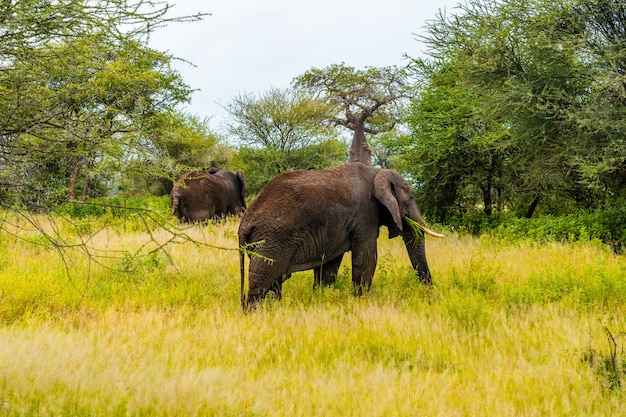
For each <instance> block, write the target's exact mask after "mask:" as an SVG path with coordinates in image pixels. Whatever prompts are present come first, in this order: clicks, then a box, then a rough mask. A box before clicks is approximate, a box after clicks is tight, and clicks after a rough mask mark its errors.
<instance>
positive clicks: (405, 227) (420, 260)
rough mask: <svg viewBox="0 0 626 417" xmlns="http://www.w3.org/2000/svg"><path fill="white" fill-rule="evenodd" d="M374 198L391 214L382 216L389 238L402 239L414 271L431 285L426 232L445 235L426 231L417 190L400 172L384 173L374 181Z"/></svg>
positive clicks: (379, 174) (382, 171) (424, 281)
mask: <svg viewBox="0 0 626 417" xmlns="http://www.w3.org/2000/svg"><path fill="white" fill-rule="evenodd" d="M374 196H375V197H376V198H377V199H378V201H379V202H380V203H381V204H382V205H383V206H385V208H386V209H387V211H388V212H389V213H388V214H387V213H382V215H381V223H382V224H384V225H385V226H387V228H388V229H389V237H390V238H393V237H396V236H399V235H402V239H403V240H404V244H405V246H406V249H407V252H408V254H409V258H410V259H411V264H412V265H413V269H415V271H417V274H418V275H419V277H420V280H421V281H422V282H423V283H424V284H431V283H432V279H431V276H430V270H429V269H428V263H427V262H426V246H425V241H424V232H425V233H427V234H429V235H431V236H435V237H443V235H440V234H438V233H435V232H433V231H432V230H430V229H428V228H427V227H426V225H425V223H424V220H423V219H422V215H421V214H420V211H419V209H418V208H417V204H416V203H415V198H414V195H413V188H412V187H411V186H410V185H409V183H407V182H406V180H404V178H402V177H401V176H400V174H398V173H397V172H395V171H391V170H380V171H379V172H378V173H377V174H376V176H375V177H374Z"/></svg>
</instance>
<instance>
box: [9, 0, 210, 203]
mask: <svg viewBox="0 0 626 417" xmlns="http://www.w3.org/2000/svg"><path fill="white" fill-rule="evenodd" d="M168 10H169V5H168V4H167V3H158V4H155V3H154V2H149V1H144V0H137V1H133V2H130V3H129V2H127V1H121V0H108V1H98V2H69V3H68V2H60V3H58V4H50V2H47V1H38V0H36V1H29V2H26V1H16V2H3V3H2V6H1V7H0V25H1V29H2V32H1V33H2V42H3V48H2V49H1V50H0V62H1V64H0V69H1V71H0V85H1V86H2V87H1V89H2V94H0V171H2V174H1V175H0V178H2V181H3V182H4V184H2V185H3V186H5V187H10V188H11V189H12V190H13V191H14V193H13V197H14V198H13V199H9V200H5V201H3V202H2V204H3V205H7V204H8V205H10V204H13V203H14V204H17V205H19V204H21V203H23V202H24V201H23V196H24V192H26V191H27V190H28V189H31V190H33V187H30V186H29V184H28V183H29V182H30V183H31V184H33V185H35V186H36V187H35V188H36V189H37V190H36V194H35V195H32V196H30V197H29V198H27V200H29V201H31V202H38V203H39V204H40V205H41V207H42V208H44V207H45V206H48V205H49V204H50V203H52V202H54V201H51V200H50V199H49V198H48V196H49V193H46V192H45V190H44V189H41V186H42V183H41V182H40V181H39V178H38V177H37V174H38V173H39V172H40V169H41V168H42V167H45V166H46V165H48V166H49V164H48V163H47V162H46V161H49V162H53V165H55V166H57V167H58V168H59V169H57V170H55V171H54V172H55V173H56V175H58V176H59V177H58V178H57V180H55V181H54V183H55V184H56V185H55V188H56V189H59V190H60V189H61V188H62V187H60V186H59V185H58V183H59V181H61V179H62V177H65V180H66V181H67V182H66V183H65V193H64V194H65V198H68V197H69V198H70V199H73V198H75V197H76V195H77V187H78V182H79V177H80V175H81V172H82V175H83V176H84V181H83V194H86V189H87V185H88V183H89V178H90V177H91V176H92V175H91V174H90V173H89V172H90V171H92V170H94V169H95V170H96V171H97V168H96V167H95V163H96V162H98V163H101V162H102V161H104V160H106V159H110V158H113V157H115V156H119V155H127V154H128V153H132V152H133V151H132V150H131V149H133V148H136V147H137V145H138V144H139V143H141V141H142V140H143V138H145V136H146V135H147V134H148V132H146V131H145V130H144V128H145V127H146V126H149V125H150V124H149V123H147V121H148V120H149V119H150V118H151V117H154V115H155V114H157V113H159V112H168V111H171V110H172V109H173V108H175V106H176V105H178V104H179V103H181V102H185V101H187V100H188V99H189V94H190V92H191V90H190V88H189V87H187V86H186V85H185V84H184V82H183V81H182V80H181V78H180V76H179V75H178V74H177V73H176V72H175V71H173V70H172V69H171V68H170V61H171V59H172V57H171V56H170V55H168V54H165V53H160V52H157V51H154V50H151V49H150V48H148V47H146V46H145V42H146V40H147V38H148V37H149V35H150V33H151V32H152V31H154V30H155V29H156V28H158V27H161V26H164V25H166V24H168V23H172V22H182V21H194V20H198V19H200V18H201V17H202V15H200V14H199V15H194V16H190V17H182V18H169V17H167V13H168ZM51 172H52V171H51ZM23 174H28V175H23ZM49 185H50V186H52V184H49Z"/></svg>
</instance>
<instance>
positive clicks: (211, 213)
mask: <svg viewBox="0 0 626 417" xmlns="http://www.w3.org/2000/svg"><path fill="white" fill-rule="evenodd" d="M170 197H171V200H172V215H174V216H176V217H178V218H179V219H180V221H181V222H185V223H195V222H203V221H206V220H211V219H215V218H219V217H225V216H228V215H235V216H240V215H241V214H243V212H244V211H245V210H246V180H245V177H244V174H243V171H241V170H239V171H237V172H232V171H228V170H225V169H222V168H206V169H202V170H198V171H191V172H188V173H186V174H185V175H183V176H182V177H181V178H180V179H179V180H178V181H177V182H176V184H175V185H174V188H172V193H171V195H170Z"/></svg>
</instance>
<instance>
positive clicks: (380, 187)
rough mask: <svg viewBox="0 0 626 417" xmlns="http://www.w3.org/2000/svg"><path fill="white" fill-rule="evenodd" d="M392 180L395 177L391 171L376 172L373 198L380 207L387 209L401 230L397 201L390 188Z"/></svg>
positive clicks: (400, 217)
mask: <svg viewBox="0 0 626 417" xmlns="http://www.w3.org/2000/svg"><path fill="white" fill-rule="evenodd" d="M394 179H395V177H394V173H393V171H389V170H384V169H381V170H380V171H378V174H376V176H375V177H374V197H376V198H377V199H378V201H380V202H381V204H382V205H384V206H385V207H387V210H389V213H391V217H393V222H394V223H395V224H396V226H398V228H399V229H400V230H402V216H401V215H400V206H399V205H398V200H397V199H396V196H395V195H394V193H393V188H392V187H393V183H394Z"/></svg>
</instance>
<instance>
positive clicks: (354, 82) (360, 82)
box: [293, 64, 410, 165]
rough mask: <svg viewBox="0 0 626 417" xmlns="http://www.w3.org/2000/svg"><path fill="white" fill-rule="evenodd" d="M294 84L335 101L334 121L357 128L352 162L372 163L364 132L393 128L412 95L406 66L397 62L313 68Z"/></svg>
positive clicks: (354, 129)
mask: <svg viewBox="0 0 626 417" xmlns="http://www.w3.org/2000/svg"><path fill="white" fill-rule="evenodd" d="M293 84H294V86H295V87H297V88H302V89H304V90H306V91H308V92H309V93H311V94H312V95H314V96H315V97H316V98H318V99H321V100H323V101H325V102H327V103H328V104H330V105H332V106H333V107H334V108H335V109H336V111H335V112H334V115H333V116H332V117H331V120H330V121H331V123H333V124H334V125H340V126H344V127H346V128H348V129H350V130H352V131H353V132H354V136H353V138H352V145H351V146H350V156H349V161H350V162H357V161H359V162H363V163H365V164H367V165H371V164H372V149H371V147H370V146H369V144H368V143H367V140H366V137H365V134H366V133H368V134H371V135H376V134H379V133H383V132H388V131H390V130H392V129H393V128H394V127H395V126H396V124H397V123H399V122H400V121H401V120H402V117H403V110H404V108H405V105H406V103H407V101H408V99H409V98H410V86H409V85H408V80H407V76H406V73H405V71H404V70H403V69H400V68H398V67H395V66H389V67H382V68H374V67H366V68H365V69H364V70H357V69H355V68H352V67H348V66H346V65H344V64H339V65H338V64H335V65H331V66H330V67H327V68H324V69H318V68H313V69H311V70H309V71H307V72H306V73H304V74H303V75H301V76H299V77H297V78H296V79H295V80H294V81H293Z"/></svg>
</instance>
